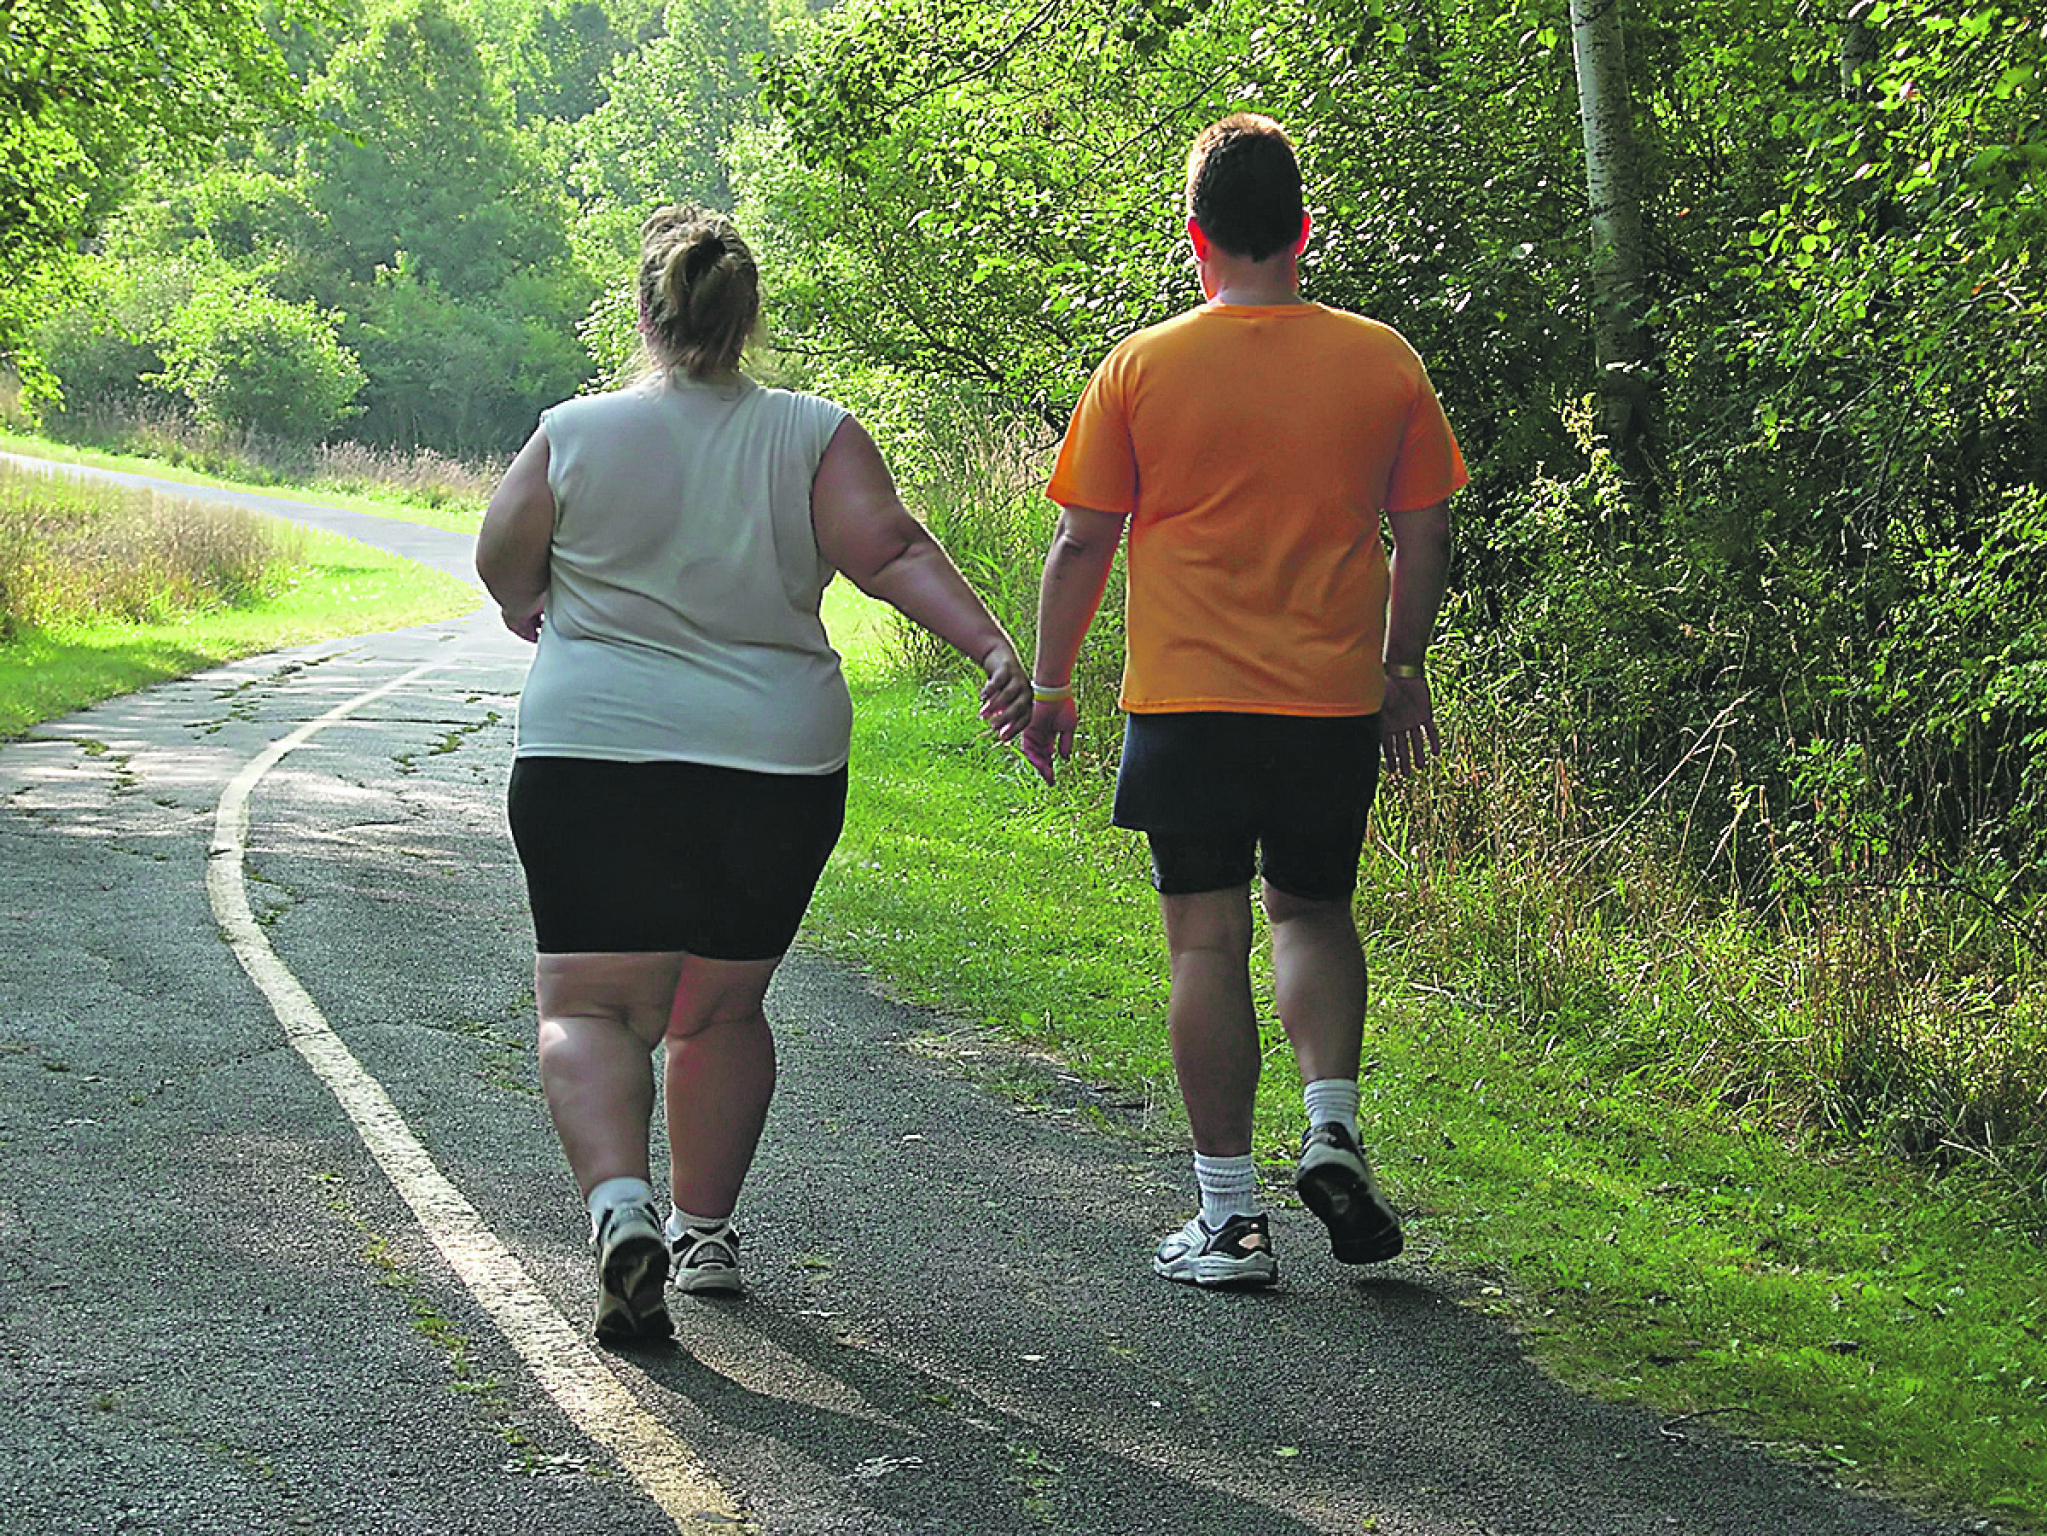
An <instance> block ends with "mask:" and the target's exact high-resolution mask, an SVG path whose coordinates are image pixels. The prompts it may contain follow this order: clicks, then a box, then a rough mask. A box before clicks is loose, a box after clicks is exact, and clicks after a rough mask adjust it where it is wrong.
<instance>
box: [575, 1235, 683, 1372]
mask: <svg viewBox="0 0 2047 1536" xmlns="http://www.w3.org/2000/svg"><path fill="white" fill-rule="evenodd" d="M591 1243H592V1245H593V1246H594V1247H595V1248H596V1249H597V1323H596V1331H597V1337H598V1338H600V1339H602V1340H604V1341H605V1342H606V1343H608V1344H627V1343H633V1342H635V1341H640V1340H649V1339H669V1338H673V1337H674V1336H675V1324H674V1323H673V1322H671V1321H670V1320H669V1317H668V1297H667V1288H668V1244H667V1243H666V1242H664V1241H663V1240H662V1237H661V1218H660V1217H659V1216H658V1215H657V1214H656V1213H655V1211H654V1208H653V1207H652V1206H651V1205H615V1206H612V1207H611V1208H610V1209H609V1210H607V1211H606V1212H605V1213H604V1214H603V1215H602V1216H601V1217H600V1218H598V1222H597V1231H596V1233H595V1235H594V1236H593V1237H592V1238H591Z"/></svg>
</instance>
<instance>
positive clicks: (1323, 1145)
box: [1294, 1120, 1405, 1264]
mask: <svg viewBox="0 0 2047 1536" xmlns="http://www.w3.org/2000/svg"><path fill="white" fill-rule="evenodd" d="M1294 1188H1295V1189H1296V1190H1297V1191H1298V1192H1299V1193H1300V1196H1301V1201H1302V1203H1303V1204H1305V1205H1306V1206H1307V1207H1308V1209H1309V1210H1311V1211H1313V1212H1314V1213H1315V1214H1316V1215H1317V1216H1319V1217H1321V1218H1322V1225H1324V1226H1325V1227H1327V1228H1328V1229H1329V1251H1330V1252H1331V1253H1333V1254H1335V1255H1336V1258H1337V1262H1338V1263H1341V1264H1377V1263H1379V1262H1380V1261H1381V1260H1384V1259H1390V1258H1392V1257H1393V1256H1394V1255H1396V1254H1397V1253H1399V1252H1400V1250H1401V1247H1402V1245H1403V1243H1404V1241H1405V1239H1403V1238H1402V1236H1401V1233H1400V1218H1399V1217H1398V1216H1396V1215H1395V1214H1394V1212H1393V1207H1392V1206H1390V1205H1388V1204H1387V1203H1386V1197H1385V1196H1384V1195H1382V1194H1380V1193H1379V1182H1378V1180H1376V1179H1374V1178H1373V1177H1372V1165H1371V1164H1370V1163H1369V1162H1367V1161H1366V1160H1365V1154H1364V1153H1363V1152H1362V1151H1360V1150H1359V1148H1358V1142H1357V1138H1356V1137H1355V1136H1353V1135H1352V1134H1351V1133H1350V1132H1349V1131H1348V1130H1347V1129H1346V1128H1345V1127H1344V1126H1342V1125H1340V1124H1338V1123H1337V1122H1335V1121H1333V1120H1332V1121H1329V1122H1327V1123H1325V1124H1322V1125H1317V1126H1311V1127H1310V1128H1309V1130H1308V1133H1307V1135H1305V1136H1304V1137H1302V1138H1301V1161H1300V1164H1299V1166H1298V1167H1297V1168H1295V1170H1294Z"/></svg>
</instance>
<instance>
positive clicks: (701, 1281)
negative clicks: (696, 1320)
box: [674, 1264, 746, 1296]
mask: <svg viewBox="0 0 2047 1536" xmlns="http://www.w3.org/2000/svg"><path fill="white" fill-rule="evenodd" d="M674 1284H675V1288H676V1289H677V1290H678V1291H681V1292H682V1293H683V1294H684V1295H687V1296H737V1295H738V1294H739V1293H740V1292H741V1291H743V1290H745V1289H746V1281H745V1280H744V1279H742V1278H741V1277H740V1273H739V1270H738V1268H737V1267H736V1266H734V1265H729V1264H720V1265H718V1266H716V1267H715V1268H706V1269H686V1270H682V1271H680V1272H678V1273H677V1275H676V1277H675V1281H674Z"/></svg>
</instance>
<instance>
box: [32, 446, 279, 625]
mask: <svg viewBox="0 0 2047 1536" xmlns="http://www.w3.org/2000/svg"><path fill="white" fill-rule="evenodd" d="M302 546H303V539H302V537H301V536H300V535H299V534H298V533H297V531H296V530H294V529H292V528H290V527H288V526H286V525H284V524H281V523H276V522H273V521H271V520H268V519H265V518H260V517H258V516H256V515H254V514H252V513H245V512H239V511H235V510H233V509H229V508H221V507H214V506H202V505H200V504H198V503H195V502H190V501H183V500H178V499H174V498H168V497H160V496H157V495H154V494H152V493H149V492H143V491H134V490H129V489H126V488H123V487H116V486H105V485H99V484H96V483H93V482H91V481H86V480H82V479H76V478H73V477H71V476H68V475H64V474H62V473H48V474H45V473H39V472H36V471H32V470H21V469H16V468H14V467H12V466H9V465H0V641H5V640H7V639H11V638H13V637H14V636H15V635H17V634H19V633H21V632H22V631H25V630H31V629H52V628H60V627H63V626H67V625H76V624H96V623H106V622H126V623H159V622H163V621H165V620H168V619H171V618H174V617H175V616H177V615H178V614H181V613H188V612H192V611H194V610H200V609H208V608H217V607H223V606H230V605H234V604H239V603H243V602H247V601H250V600H251V599H254V598H256V597H259V596H261V595H263V594H264V593H266V592H268V591H270V590H272V589H273V588H274V587H275V586H276V585H277V584H278V583H279V582H281V581H283V580H285V579H288V572H289V568H290V566H291V565H292V564H293V563H294V562H295V561H296V560H297V559H298V557H299V552H300V550H301V548H302Z"/></svg>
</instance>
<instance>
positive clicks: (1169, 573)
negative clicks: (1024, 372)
mask: <svg viewBox="0 0 2047 1536" xmlns="http://www.w3.org/2000/svg"><path fill="white" fill-rule="evenodd" d="M1465 479H1466V474H1465V468H1464V459H1463V456H1462V455H1461V454H1460V453H1459V452H1458V449H1457V439H1456V437H1455V436H1454V434H1452V432H1451V430H1450V423H1449V422H1448V420H1446V419H1445V417H1444V415H1443V408H1442V406H1441V405H1440V404H1439V403H1438V402H1437V400H1436V392H1435V389H1434V387H1433V386H1432V385H1431V384H1430V383H1429V376H1428V372H1427V370H1426V369H1424V368H1423V367H1422V361H1421V359H1420V358H1419V357H1417V356H1416V355H1415V352H1414V349H1413V348H1412V347H1410V346H1409V345H1408V344H1407V342H1406V341H1404V340H1403V339H1402V338H1401V336H1400V335H1399V333H1398V332H1396V331H1394V330H1393V329H1391V328H1390V327H1388V326H1384V325H1381V324H1379V323H1378V322H1377V321H1376V320H1367V319H1364V318H1363V317H1362V316H1359V315H1352V314H1347V313H1345V312H1344V311H1342V310H1336V309H1327V308H1325V307H1323V306H1322V305H1320V304H1287V305H1273V306H1270V307H1257V308H1253V307H1248V306H1237V305H1218V304H1210V305H1207V306H1205V307H1203V308H1201V309H1196V310H1191V311H1189V312H1188V313H1186V314H1184V315H1180V316H1178V317H1176V318H1174V319H1172V320H1168V321H1166V322H1165V323H1163V324H1161V325H1155V326H1152V327H1151V328H1149V329H1147V330H1143V331H1139V332H1137V333H1136V334H1135V335H1133V336H1130V337H1128V338H1126V339H1125V340H1124V341H1123V342H1122V343H1120V344H1119V345H1118V346H1117V347H1116V348H1115V350H1114V351H1112V352H1111V353H1110V354H1109V355H1108V357H1106V358H1104V359H1103V361H1102V364H1101V366H1100V367H1099V368H1097V369H1096V370H1095V374H1094V377H1093V378H1092V379H1090V380H1089V381H1088V386H1087V390H1086V392H1085V393H1084V394H1082V396H1081V398H1080V404H1079V405H1077V406H1076V407H1075V408H1074V412H1073V421H1072V423H1071V424H1070V425H1069V426H1068V427H1067V429H1066V440H1065V442H1064V443H1063V444H1062V445H1061V447H1060V450H1059V461H1058V464H1057V465H1056V467H1055V468H1054V469H1053V471H1052V480H1051V483H1050V484H1049V485H1048V486H1047V487H1046V494H1047V495H1048V496H1050V497H1051V499H1052V500H1053V501H1055V502H1057V503H1059V504H1060V505H1061V506H1067V507H1086V508H1090V509H1092V510H1094V511H1097V512H1108V513H1113V514H1117V515H1122V516H1128V518H1129V519H1130V524H1129V527H1130V548H1129V553H1128V556H1127V561H1126V564H1127V568H1128V573H1129V574H1128V581H1129V588H1128V592H1129V605H1128V609H1127V613H1126V619H1125V623H1126V629H1127V635H1126V641H1125V656H1124V665H1123V697H1122V704H1123V708H1125V709H1126V710H1129V711H1131V712H1133V713H1136V714H1145V713H1159V714H1164V713H1171V712H1176V711H1187V710H1233V711H1243V712H1247V713H1253V714H1277V715H1359V714H1371V713H1373V712H1375V711H1376V710H1377V709H1378V708H1379V705H1380V702H1381V700H1382V699H1383V698H1384V697H1385V693H1386V677H1385V671H1384V668H1383V666H1382V665H1381V660H1380V652H1381V651H1382V650H1383V649H1384V646H1385V633H1386V596H1387V573H1386V545H1385V541H1384V539H1383V538H1382V536H1381V533H1380V528H1379V518H1380V514H1381V513H1382V512H1387V511H1393V512H1411V511H1415V510H1418V509H1420V508H1422V507H1428V506H1433V505H1435V503H1437V502H1439V501H1442V500H1443V499H1444V498H1445V497H1447V496H1449V495H1450V493H1451V492H1453V491H1455V490H1456V489H1457V488H1458V487H1460V486H1462V485H1463V484H1464V482H1465Z"/></svg>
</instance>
